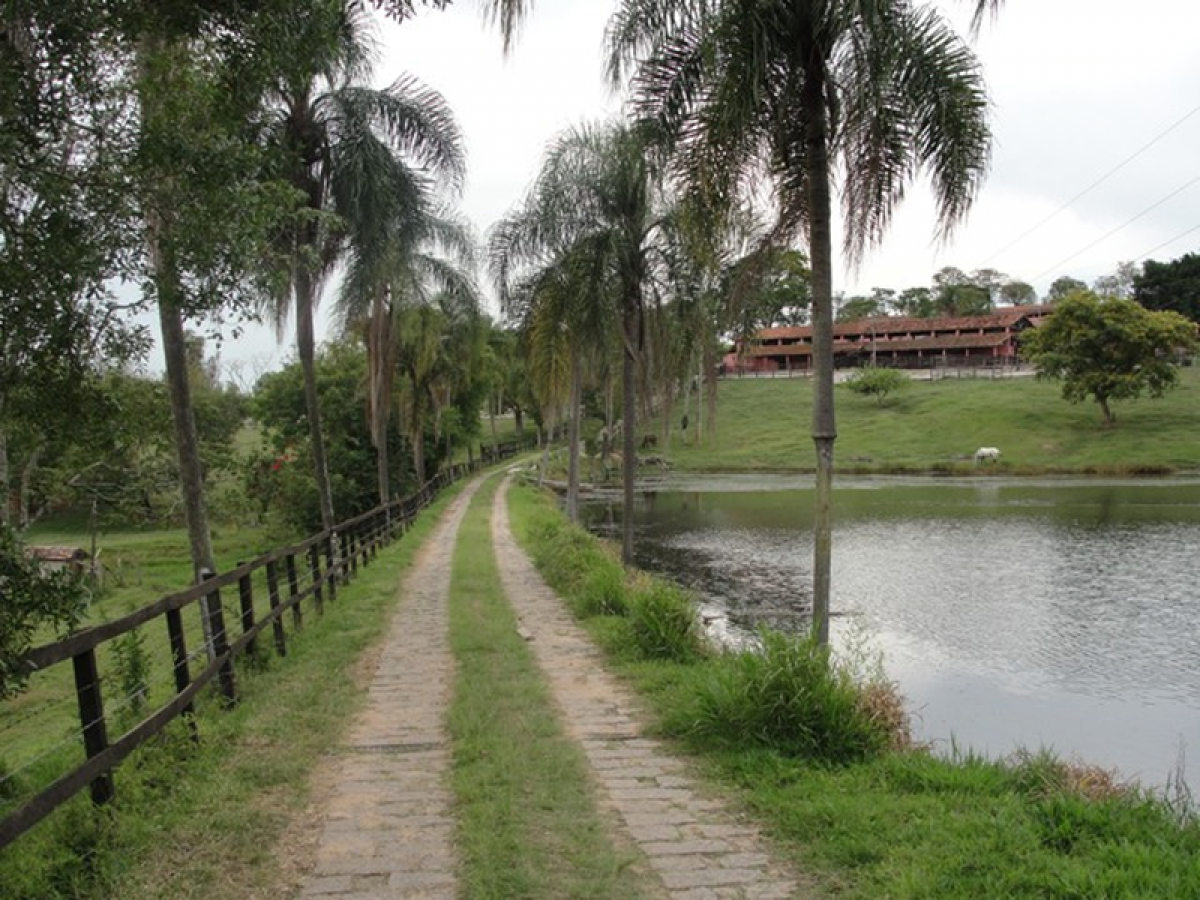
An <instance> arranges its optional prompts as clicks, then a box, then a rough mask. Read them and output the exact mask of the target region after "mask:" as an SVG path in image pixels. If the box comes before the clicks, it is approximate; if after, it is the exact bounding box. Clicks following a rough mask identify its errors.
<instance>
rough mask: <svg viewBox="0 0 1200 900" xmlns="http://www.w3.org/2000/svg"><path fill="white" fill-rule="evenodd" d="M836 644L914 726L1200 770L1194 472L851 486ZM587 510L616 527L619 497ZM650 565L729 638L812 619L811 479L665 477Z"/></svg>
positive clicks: (601, 525)
mask: <svg viewBox="0 0 1200 900" xmlns="http://www.w3.org/2000/svg"><path fill="white" fill-rule="evenodd" d="M836 485H837V487H836V491H835V500H834V507H835V513H834V515H835V524H834V558H833V585H834V586H833V597H832V601H831V602H832V606H833V612H834V617H835V618H834V619H833V622H832V625H833V640H834V642H835V643H840V644H845V643H847V642H850V641H855V640H861V639H865V640H866V641H867V642H868V643H869V645H870V646H872V647H875V648H878V649H879V650H881V651H882V653H883V656H884V661H885V667H886V669H887V672H888V675H889V676H890V677H891V678H893V679H895V680H896V681H897V682H899V684H900V687H901V690H902V691H903V693H904V694H905V695H906V697H908V699H909V704H910V707H911V709H912V711H913V713H914V715H915V724H916V727H917V731H918V733H919V735H920V736H921V737H922V738H923V739H925V740H929V741H931V742H933V743H934V745H935V746H938V747H941V748H943V749H949V747H950V746H951V742H953V743H954V744H955V745H957V746H958V747H960V748H962V747H971V748H973V749H975V750H978V751H980V752H984V753H987V754H988V755H990V756H1003V755H1005V754H1007V753H1009V752H1011V751H1013V750H1014V749H1016V748H1018V747H1023V748H1026V749H1029V750H1036V749H1038V748H1039V747H1049V748H1052V749H1054V750H1055V751H1056V752H1058V753H1060V754H1062V755H1064V756H1066V757H1069V758H1070V757H1075V758H1080V759H1083V760H1085V761H1087V762H1092V763H1097V764H1100V765H1103V766H1105V767H1112V768H1117V769H1119V770H1120V771H1121V773H1122V774H1123V775H1124V776H1126V777H1129V778H1137V779H1139V780H1140V781H1142V782H1143V783H1145V784H1148V785H1162V784H1164V783H1165V782H1166V780H1167V778H1168V776H1170V775H1173V774H1174V771H1175V769H1176V766H1177V763H1178V761H1179V758H1180V754H1181V753H1185V754H1186V753H1187V752H1190V753H1191V755H1192V760H1191V765H1190V766H1189V767H1188V769H1187V772H1188V780H1189V781H1190V782H1191V783H1192V784H1196V783H1197V781H1200V777H1198V775H1197V773H1198V772H1200V596H1198V594H1200V480H1182V479H1180V480H1154V481H1111V480H1106V481H1094V480H1083V479H1045V480H1043V479H1036V480H1031V479H1021V480H1016V479H1011V480H1010V479H1000V478H982V479H949V478H946V479H941V478H936V479H935V478H927V479H913V478H907V479H904V478H885V477H879V478H843V479H839V480H838V481H837V482H836ZM584 515H585V519H586V522H587V524H588V525H589V527H592V528H593V529H594V530H597V531H599V532H604V533H609V534H612V533H614V532H616V533H619V529H620V515H621V508H620V504H619V500H617V499H615V498H605V497H603V496H600V497H596V498H594V499H593V500H592V501H591V502H589V503H588V504H587V505H586V509H585V513H584ZM633 515H634V525H635V529H636V532H637V541H636V545H637V562H638V564H639V565H640V566H642V567H643V568H646V569H648V570H651V571H656V572H660V573H663V574H666V575H669V576H671V577H673V578H675V579H676V580H678V581H681V582H683V583H685V584H687V585H688V586H689V587H692V588H694V589H695V590H696V591H697V592H698V593H699V594H700V596H701V597H702V599H703V603H704V607H705V608H704V612H705V616H706V618H707V619H708V620H710V622H711V623H712V624H713V626H714V628H715V629H716V630H717V631H718V633H723V634H724V635H725V636H726V637H727V638H729V639H731V640H734V641H736V640H738V639H739V636H744V635H746V634H748V633H750V632H752V631H753V629H754V628H755V627H756V625H757V624H758V623H761V622H766V623H769V624H772V625H774V626H777V627H782V628H789V629H797V628H807V627H808V624H809V619H810V615H811V604H810V597H809V587H810V584H811V563H812V543H811V526H812V483H811V478H802V477H794V476H774V477H773V476H742V477H736V476H735V477H730V476H720V477H690V478H681V477H675V478H669V479H666V480H664V481H662V482H661V483H659V484H656V485H655V486H654V490H653V491H650V492H646V493H643V494H642V495H640V498H639V501H638V503H637V504H636V506H635V509H634V510H633Z"/></svg>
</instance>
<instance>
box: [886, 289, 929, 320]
mask: <svg viewBox="0 0 1200 900" xmlns="http://www.w3.org/2000/svg"><path fill="white" fill-rule="evenodd" d="M896 312H898V313H899V314H900V315H902V316H914V317H916V318H918V319H930V318H933V317H934V316H935V315H937V308H936V307H935V306H934V300H933V291H931V290H930V289H929V288H927V287H910V288H905V289H904V290H902V291H901V292H900V296H899V297H897V298H896Z"/></svg>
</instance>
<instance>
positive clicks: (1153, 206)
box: [1033, 175, 1200, 281]
mask: <svg viewBox="0 0 1200 900" xmlns="http://www.w3.org/2000/svg"><path fill="white" fill-rule="evenodd" d="M1197 181H1200V175H1197V176H1196V177H1195V178H1193V179H1192V180H1191V181H1189V182H1187V183H1186V184H1182V185H1180V186H1179V187H1177V188H1175V190H1173V191H1171V193H1169V194H1167V196H1165V197H1163V198H1162V199H1161V200H1158V201H1156V202H1154V203H1151V204H1150V205H1149V206H1147V207H1146V208H1145V209H1143V210H1142V211H1141V212H1140V213H1138V214H1137V215H1136V216H1134V217H1133V218H1131V219H1126V220H1125V221H1124V222H1122V223H1121V224H1120V225H1118V226H1117V227H1116V228H1113V229H1111V230H1109V231H1106V232H1105V233H1104V234H1102V235H1100V237H1098V238H1096V239H1095V240H1094V241H1092V242H1091V243H1090V244H1088V245H1087V246H1085V247H1083V248H1082V249H1080V250H1077V251H1075V252H1074V253H1072V254H1071V255H1070V256H1068V257H1067V258H1066V259H1063V260H1059V261H1058V262H1057V263H1055V264H1054V265H1052V266H1050V267H1049V268H1048V269H1046V270H1045V271H1043V272H1039V273H1038V274H1037V275H1036V276H1034V278H1033V280H1034V281H1038V280H1039V279H1041V278H1044V277H1045V276H1047V275H1049V274H1050V273H1051V272H1055V271H1057V270H1060V269H1061V268H1062V267H1063V266H1065V265H1066V264H1067V263H1069V262H1070V261H1071V260H1073V259H1075V258H1076V257H1078V256H1082V255H1083V254H1084V253H1086V252H1087V251H1088V250H1091V249H1092V248H1093V247H1095V246H1096V245H1097V244H1099V243H1101V242H1102V241H1106V240H1108V239H1109V238H1110V237H1112V236H1113V235H1114V234H1116V233H1117V232H1118V231H1120V230H1121V229H1122V228H1125V227H1126V226H1128V225H1132V224H1133V223H1134V222H1136V221H1137V220H1138V219H1140V218H1141V217H1142V216H1144V215H1146V213H1148V212H1150V211H1151V210H1154V209H1157V208H1158V207H1160V206H1162V205H1163V204H1164V203H1166V202H1167V201H1168V200H1170V199H1171V198H1172V197H1174V196H1176V195H1177V194H1180V193H1182V192H1183V191H1185V190H1187V189H1188V188H1190V187H1191V186H1192V185H1193V184H1195V183H1196V182H1197ZM1155 249H1157V248H1155Z"/></svg>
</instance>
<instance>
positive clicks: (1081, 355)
mask: <svg viewBox="0 0 1200 900" xmlns="http://www.w3.org/2000/svg"><path fill="white" fill-rule="evenodd" d="M1195 347H1196V326H1195V324H1194V323H1192V322H1190V321H1188V320H1187V319H1185V318H1184V317H1183V316H1181V315H1179V314H1178V313H1176V312H1170V311H1167V312H1152V311H1150V310H1147V309H1145V308H1144V307H1142V306H1139V305H1138V304H1137V303H1135V302H1133V301H1132V300H1124V299H1121V298H1115V297H1110V298H1102V297H1098V296H1096V295H1095V294H1093V293H1092V292H1090V291H1075V292H1074V293H1072V294H1069V295H1068V296H1067V297H1065V298H1064V299H1062V300H1061V301H1059V302H1058V303H1057V304H1056V305H1055V307H1054V314H1053V315H1052V316H1050V318H1049V319H1047V320H1046V321H1045V322H1044V323H1043V324H1042V325H1041V327H1039V328H1036V329H1032V330H1030V331H1027V332H1026V333H1025V335H1024V338H1023V340H1022V341H1021V352H1022V353H1023V354H1024V355H1025V356H1026V357H1027V358H1029V359H1030V360H1032V361H1033V363H1034V365H1035V366H1037V370H1038V376H1039V377H1041V378H1056V379H1061V380H1062V383H1063V398H1064V399H1066V400H1070V401H1071V402H1072V403H1078V402H1080V401H1082V400H1086V399H1087V398H1089V397H1091V398H1093V399H1094V400H1095V401H1096V402H1097V403H1098V404H1099V405H1100V411H1101V412H1102V413H1103V415H1104V424H1105V425H1112V424H1113V423H1114V422H1115V421H1116V416H1115V415H1114V414H1113V411H1112V407H1111V402H1112V401H1113V400H1133V399H1136V398H1137V397H1140V396H1141V395H1142V393H1143V391H1146V392H1149V394H1150V396H1151V397H1159V396H1161V395H1162V394H1163V392H1164V391H1166V390H1167V389H1168V388H1170V387H1172V386H1174V384H1175V381H1176V377H1177V372H1176V369H1177V365H1176V361H1177V360H1178V358H1179V354H1181V353H1184V352H1190V351H1192V350H1194V349H1195Z"/></svg>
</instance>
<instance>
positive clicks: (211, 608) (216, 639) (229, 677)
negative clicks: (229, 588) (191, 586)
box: [200, 569, 237, 706]
mask: <svg viewBox="0 0 1200 900" xmlns="http://www.w3.org/2000/svg"><path fill="white" fill-rule="evenodd" d="M216 575H217V573H216V572H214V571H212V570H211V569H201V570H200V581H201V582H204V581H208V580H209V579H211V578H215V577H216ZM207 596H208V603H207V604H206V610H205V611H206V612H207V615H208V623H209V631H210V633H211V634H212V642H213V653H215V654H216V657H217V659H220V658H221V657H222V656H223V657H225V661H224V662H223V663H221V668H220V671H219V673H218V676H217V677H218V680H219V681H220V683H221V696H222V697H223V698H224V700H225V704H226V705H227V706H232V705H233V704H235V703H237V684H236V683H235V681H234V677H233V656H232V655H230V653H229V635H228V634H226V632H225V612H224V610H223V609H222V608H221V592H220V591H219V590H214V591H213V592H212V593H210V594H208V595H207Z"/></svg>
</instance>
